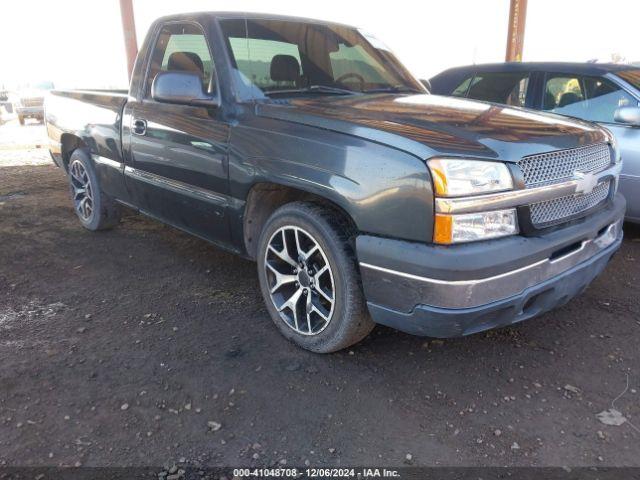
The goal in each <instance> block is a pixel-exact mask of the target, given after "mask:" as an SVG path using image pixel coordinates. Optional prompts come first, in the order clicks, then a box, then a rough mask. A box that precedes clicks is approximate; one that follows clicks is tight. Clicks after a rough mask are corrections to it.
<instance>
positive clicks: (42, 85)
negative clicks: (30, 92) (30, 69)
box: [30, 82, 53, 90]
mask: <svg viewBox="0 0 640 480" xmlns="http://www.w3.org/2000/svg"><path fill="white" fill-rule="evenodd" d="M30 86H31V88H33V89H35V90H53V83H52V82H36V83H33V84H31V85H30Z"/></svg>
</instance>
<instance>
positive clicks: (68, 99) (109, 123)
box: [45, 90, 127, 168]
mask: <svg viewBox="0 0 640 480" xmlns="http://www.w3.org/2000/svg"><path fill="white" fill-rule="evenodd" d="M126 103H127V91H126V90H54V91H52V92H51V93H50V94H49V95H48V96H47V98H46V99H45V117H46V125H47V133H48V136H49V138H50V149H51V155H52V157H53V159H54V161H55V163H56V164H57V165H58V166H60V167H62V168H66V162H67V160H68V158H66V153H67V152H68V151H69V147H70V145H68V144H67V143H68V141H70V140H66V138H69V139H71V138H80V139H81V141H82V142H84V144H85V145H87V146H90V147H91V150H92V151H93V153H94V154H96V155H97V156H99V157H102V158H105V159H108V160H112V161H114V162H118V163H120V164H122V163H123V162H122V148H121V147H122V142H121V122H122V111H123V109H124V106H125V104H126ZM76 142H77V140H76Z"/></svg>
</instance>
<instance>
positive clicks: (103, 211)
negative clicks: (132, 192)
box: [68, 149, 120, 230]
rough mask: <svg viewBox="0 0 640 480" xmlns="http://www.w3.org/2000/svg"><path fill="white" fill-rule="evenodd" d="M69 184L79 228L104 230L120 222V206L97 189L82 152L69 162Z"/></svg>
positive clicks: (75, 152) (78, 152)
mask: <svg viewBox="0 0 640 480" xmlns="http://www.w3.org/2000/svg"><path fill="white" fill-rule="evenodd" d="M68 173H69V184H70V186H71V197H72V199H73V206H74V209H75V212H76V215H77V216H78V219H79V220H80V223H81V224H82V226H83V227H84V228H86V229H88V230H106V229H109V228H112V227H114V226H115V225H117V224H118V222H120V206H119V205H118V204H117V203H116V202H115V201H114V200H113V199H112V198H111V197H109V196H108V195H106V194H104V193H103V192H102V191H101V190H100V184H99V183H98V178H97V176H96V174H95V170H94V169H93V165H92V164H91V162H90V160H89V155H88V154H87V153H86V152H85V151H84V150H80V149H78V150H75V151H74V152H73V153H72V154H71V158H70V159H69V169H68Z"/></svg>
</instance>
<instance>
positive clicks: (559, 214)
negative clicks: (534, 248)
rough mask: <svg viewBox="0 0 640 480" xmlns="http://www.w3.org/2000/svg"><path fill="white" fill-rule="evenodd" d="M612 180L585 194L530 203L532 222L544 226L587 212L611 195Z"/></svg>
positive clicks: (537, 225)
mask: <svg viewBox="0 0 640 480" xmlns="http://www.w3.org/2000/svg"><path fill="white" fill-rule="evenodd" d="M610 189H611V182H610V181H606V182H601V183H599V184H598V185H596V186H595V188H594V189H593V190H592V191H591V193H587V194H585V195H567V196H566V197H559V198H554V199H553V200H547V201H544V202H539V203H533V204H531V205H530V209H531V222H532V223H533V225H534V226H536V227H542V226H545V225H549V224H552V223H555V222H557V221H558V220H562V219H564V218H568V217H571V216H573V215H577V214H579V213H582V212H585V211H587V210H589V209H590V208H592V207H595V206H596V205H598V204H599V203H600V202H602V201H603V200H605V199H606V198H607V197H608V196H609V191H610Z"/></svg>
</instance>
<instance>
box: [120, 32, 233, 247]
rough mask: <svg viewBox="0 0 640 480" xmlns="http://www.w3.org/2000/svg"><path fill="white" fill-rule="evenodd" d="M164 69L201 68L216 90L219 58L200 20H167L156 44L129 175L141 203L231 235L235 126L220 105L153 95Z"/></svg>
mask: <svg viewBox="0 0 640 480" xmlns="http://www.w3.org/2000/svg"><path fill="white" fill-rule="evenodd" d="M164 71H187V72H192V73H197V74H198V75H200V76H201V77H202V81H203V86H204V88H205V89H207V90H208V91H209V92H210V93H215V92H216V89H217V88H218V84H217V80H216V71H215V65H214V62H213V58H212V55H211V51H210V49H209V46H208V42H207V38H206V36H205V33H204V30H203V28H202V27H201V26H200V25H199V24H197V23H194V22H169V23H166V24H164V25H163V26H162V27H161V28H160V30H159V32H158V34H157V36H156V40H155V44H154V46H153V47H152V51H151V52H150V56H149V68H148V69H147V74H146V78H145V80H144V87H143V94H142V98H141V99H137V100H136V99H132V100H131V101H130V102H129V103H128V105H127V109H126V111H125V115H124V122H128V128H129V132H128V133H126V129H125V133H123V135H126V136H127V137H128V141H129V152H128V153H129V155H128V158H127V165H126V167H125V177H126V181H127V186H128V188H129V190H130V191H131V194H132V197H133V201H134V202H133V203H135V206H137V207H138V208H139V209H140V210H141V211H143V212H145V213H147V214H149V215H151V216H154V217H156V218H158V219H160V220H162V221H164V222H166V223H169V224H171V225H174V226H176V227H178V228H181V229H184V230H186V231H188V232H190V233H193V234H195V235H198V236H201V237H204V238H206V239H208V240H211V241H214V242H219V243H223V244H224V243H228V242H229V228H228V223H227V218H226V215H227V205H228V199H229V197H228V189H229V186H228V161H227V146H228V140H229V132H230V126H229V124H228V123H227V122H225V121H224V120H223V119H222V112H221V111H220V109H219V108H209V107H203V106H192V105H178V104H170V103H162V102H158V101H155V100H153V99H152V98H151V85H152V82H153V79H154V78H155V76H156V75H157V74H158V73H159V72H164Z"/></svg>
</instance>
